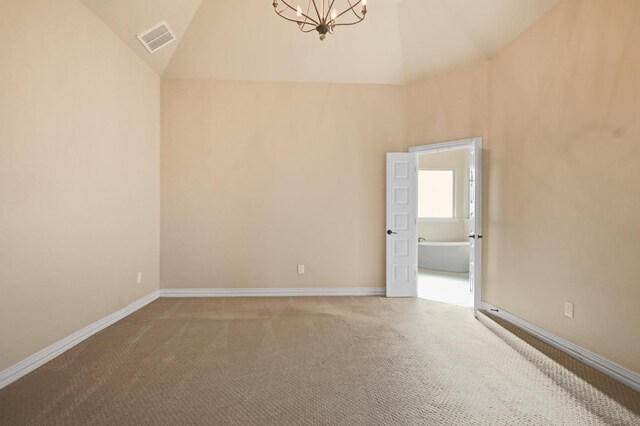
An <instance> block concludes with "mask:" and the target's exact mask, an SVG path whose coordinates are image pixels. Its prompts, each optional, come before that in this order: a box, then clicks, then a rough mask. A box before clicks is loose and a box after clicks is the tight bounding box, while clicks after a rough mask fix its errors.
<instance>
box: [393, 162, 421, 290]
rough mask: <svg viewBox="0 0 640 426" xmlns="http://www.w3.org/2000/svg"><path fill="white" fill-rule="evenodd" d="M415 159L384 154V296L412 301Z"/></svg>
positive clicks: (414, 279)
mask: <svg viewBox="0 0 640 426" xmlns="http://www.w3.org/2000/svg"><path fill="white" fill-rule="evenodd" d="M416 185H417V175H416V155H415V154H412V153H411V154H410V153H388V154H387V235H386V238H387V296H388V297H415V296H416V295H417V293H418V288H417V268H418V257H417V250H418V248H417V239H418V236H417V221H416V216H417V214H418V212H417V204H416V201H417V200H416V196H417V194H416Z"/></svg>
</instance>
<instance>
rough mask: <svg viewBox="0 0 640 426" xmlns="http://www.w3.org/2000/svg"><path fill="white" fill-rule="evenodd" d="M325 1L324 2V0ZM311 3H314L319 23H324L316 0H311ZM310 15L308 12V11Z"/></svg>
mask: <svg viewBox="0 0 640 426" xmlns="http://www.w3.org/2000/svg"><path fill="white" fill-rule="evenodd" d="M322 1H324V0H322ZM311 3H313V8H314V9H315V10H316V15H318V21H320V22H322V16H321V15H320V12H319V11H318V5H317V4H316V0H311ZM307 13H308V11H307Z"/></svg>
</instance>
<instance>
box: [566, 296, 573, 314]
mask: <svg viewBox="0 0 640 426" xmlns="http://www.w3.org/2000/svg"><path fill="white" fill-rule="evenodd" d="M564 316H566V317H569V318H573V303H572V302H569V301H568V300H565V302H564Z"/></svg>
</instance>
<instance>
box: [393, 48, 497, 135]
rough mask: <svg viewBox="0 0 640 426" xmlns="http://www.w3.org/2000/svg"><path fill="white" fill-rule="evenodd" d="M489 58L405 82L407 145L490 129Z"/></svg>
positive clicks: (485, 131) (487, 131) (478, 132)
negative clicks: (406, 83) (421, 79)
mask: <svg viewBox="0 0 640 426" xmlns="http://www.w3.org/2000/svg"><path fill="white" fill-rule="evenodd" d="M488 81H489V62H488V61H479V62H474V63H472V64H469V65H467V66H465V67H461V68H456V69H454V70H451V71H449V72H446V73H442V74H438V75H435V76H432V77H431V78H428V79H426V80H423V81H419V82H417V83H413V84H409V85H407V86H405V101H406V115H405V120H406V132H407V146H417V145H425V144H428V143H435V142H443V141H451V140H457V139H465V138H470V137H478V136H480V137H485V138H486V136H487V135H488V133H489V130H488V129H489V85H488Z"/></svg>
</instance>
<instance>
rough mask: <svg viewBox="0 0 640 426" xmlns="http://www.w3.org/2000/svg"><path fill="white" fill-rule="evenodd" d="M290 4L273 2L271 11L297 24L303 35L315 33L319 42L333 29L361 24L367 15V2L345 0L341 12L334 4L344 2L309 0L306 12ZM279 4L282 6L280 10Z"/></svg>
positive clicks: (286, 1) (342, 1)
mask: <svg viewBox="0 0 640 426" xmlns="http://www.w3.org/2000/svg"><path fill="white" fill-rule="evenodd" d="M290 2H291V0H273V10H274V11H275V12H276V13H277V14H278V15H279V16H280V17H282V18H284V19H286V20H287V21H291V22H295V23H296V24H298V28H299V29H300V31H302V32H303V33H310V32H312V31H317V32H318V34H320V40H324V39H325V38H326V37H327V34H333V30H334V29H335V27H340V26H345V25H355V24H357V23H359V22H362V21H363V20H364V17H365V15H366V14H367V0H346V2H347V4H348V5H344V6H343V7H345V9H344V10H342V11H341V12H338V10H336V8H335V7H334V4H335V3H336V2H338V3H341V4H344V2H345V0H309V4H308V5H307V8H306V10H303V9H302V7H301V6H300V5H297V7H293V6H292V5H291V3H290ZM279 3H282V4H283V6H282V8H281V9H280V10H278V6H279ZM358 6H360V7H358ZM358 11H359V12H360V13H358ZM345 15H346V16H345Z"/></svg>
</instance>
